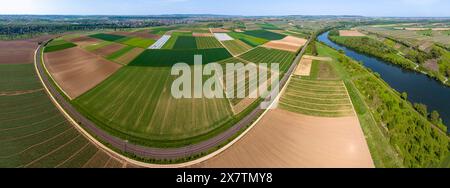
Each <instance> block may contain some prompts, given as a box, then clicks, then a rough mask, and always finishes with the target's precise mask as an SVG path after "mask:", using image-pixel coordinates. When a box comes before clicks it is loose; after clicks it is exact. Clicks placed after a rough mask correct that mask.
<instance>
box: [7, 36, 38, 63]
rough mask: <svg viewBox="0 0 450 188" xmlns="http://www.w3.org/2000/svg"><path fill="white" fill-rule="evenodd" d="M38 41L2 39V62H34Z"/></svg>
mask: <svg viewBox="0 0 450 188" xmlns="http://www.w3.org/2000/svg"><path fill="white" fill-rule="evenodd" d="M36 47H37V43H35V42H31V41H28V40H19V41H0V49H1V50H0V64H26V63H33V57H34V51H35V50H36Z"/></svg>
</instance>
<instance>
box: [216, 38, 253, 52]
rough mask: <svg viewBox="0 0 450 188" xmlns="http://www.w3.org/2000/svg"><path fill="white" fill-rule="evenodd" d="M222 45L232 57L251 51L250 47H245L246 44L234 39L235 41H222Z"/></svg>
mask: <svg viewBox="0 0 450 188" xmlns="http://www.w3.org/2000/svg"><path fill="white" fill-rule="evenodd" d="M222 44H223V45H224V46H225V47H226V48H227V49H228V51H229V52H230V53H231V54H233V55H239V54H242V53H244V52H247V51H249V50H250V49H252V47H251V46H249V45H247V44H246V43H244V42H242V41H240V40H238V39H236V40H228V41H222Z"/></svg>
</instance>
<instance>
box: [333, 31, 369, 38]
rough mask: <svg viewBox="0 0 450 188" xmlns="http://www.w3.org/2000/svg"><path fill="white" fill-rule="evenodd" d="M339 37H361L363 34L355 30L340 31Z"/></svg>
mask: <svg viewBox="0 0 450 188" xmlns="http://www.w3.org/2000/svg"><path fill="white" fill-rule="evenodd" d="M339 35H340V36H342V37H363V36H366V35H365V34H363V33H361V32H359V31H357V30H340V31H339Z"/></svg>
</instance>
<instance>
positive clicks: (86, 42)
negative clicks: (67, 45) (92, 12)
mask: <svg viewBox="0 0 450 188" xmlns="http://www.w3.org/2000/svg"><path fill="white" fill-rule="evenodd" d="M69 41H70V42H73V43H75V44H76V45H77V46H79V47H81V48H85V47H86V46H90V45H93V44H98V43H101V42H102V41H101V40H99V39H95V38H91V37H87V36H82V37H78V38H74V39H70V40H69Z"/></svg>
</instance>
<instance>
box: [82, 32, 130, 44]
mask: <svg viewBox="0 0 450 188" xmlns="http://www.w3.org/2000/svg"><path fill="white" fill-rule="evenodd" d="M89 37H92V38H96V39H100V40H104V41H109V42H115V41H118V40H121V39H124V38H126V37H125V36H121V35H113V34H105V33H99V34H94V35H89Z"/></svg>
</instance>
